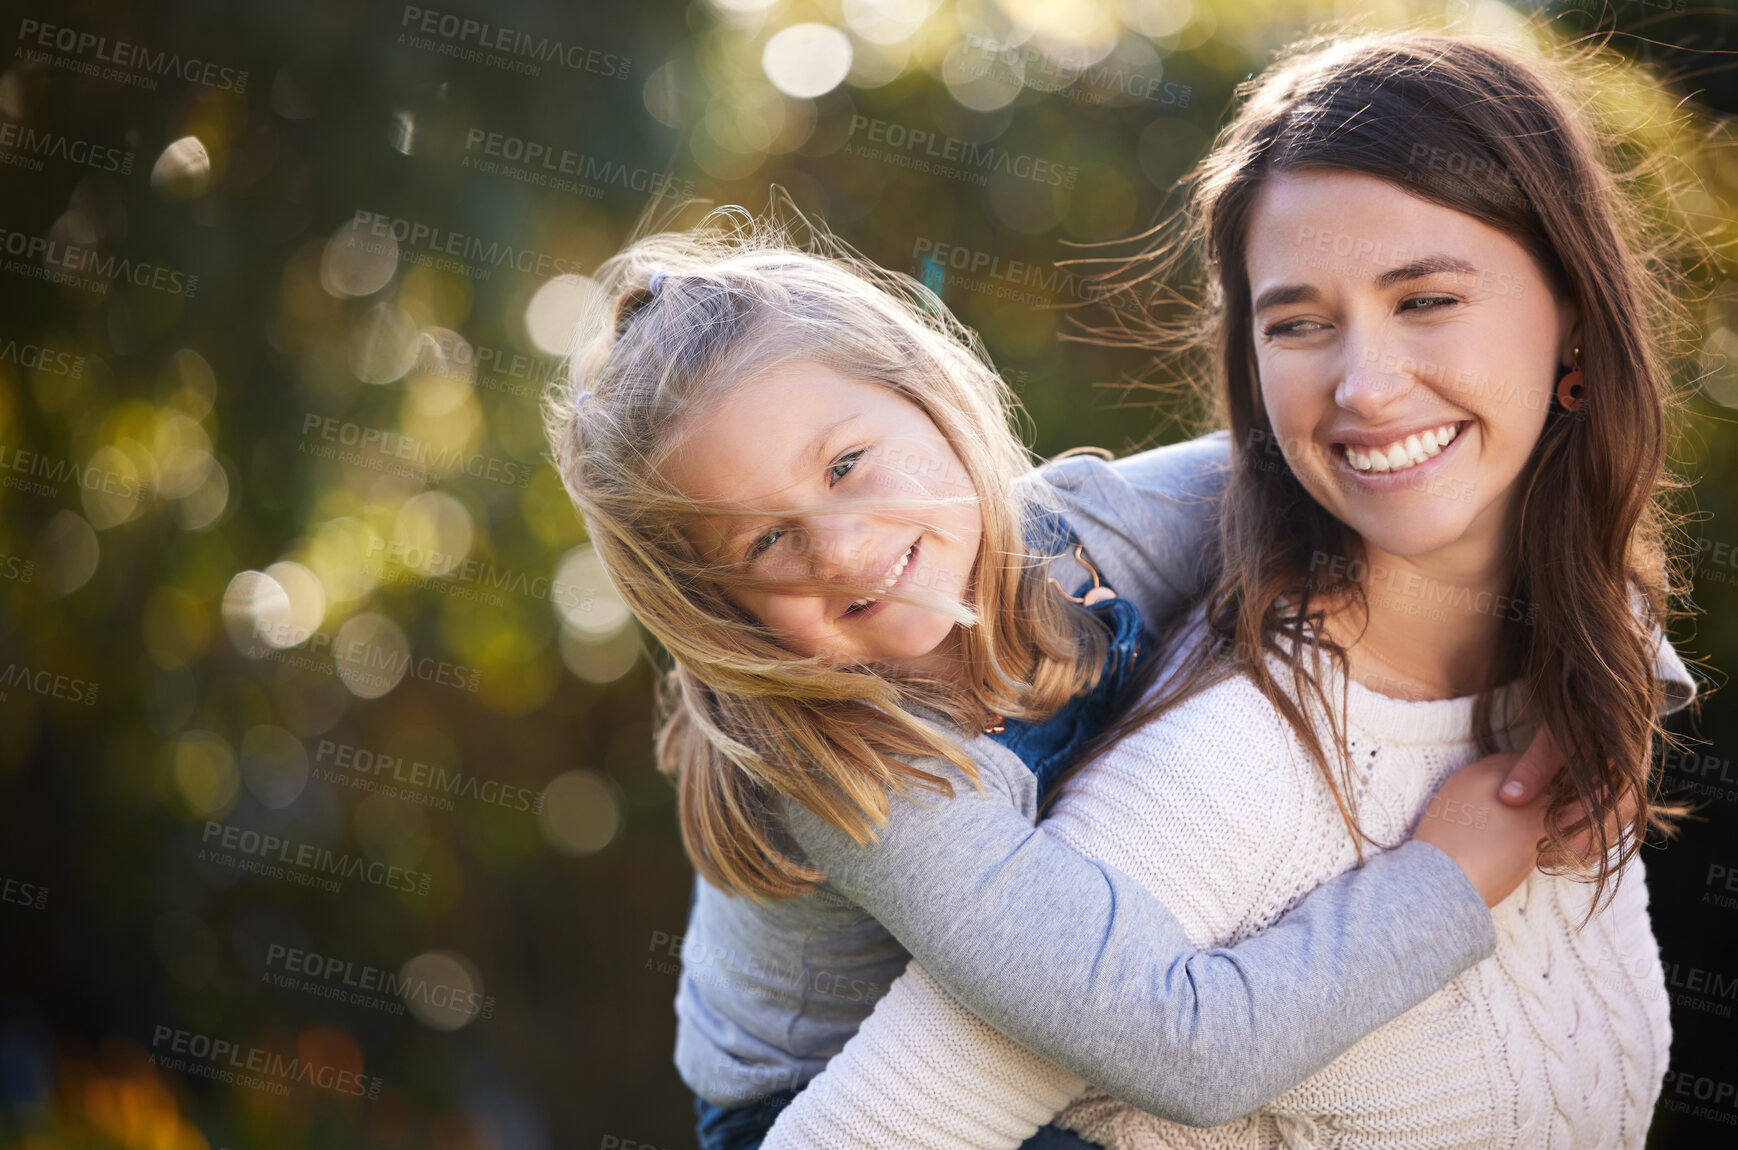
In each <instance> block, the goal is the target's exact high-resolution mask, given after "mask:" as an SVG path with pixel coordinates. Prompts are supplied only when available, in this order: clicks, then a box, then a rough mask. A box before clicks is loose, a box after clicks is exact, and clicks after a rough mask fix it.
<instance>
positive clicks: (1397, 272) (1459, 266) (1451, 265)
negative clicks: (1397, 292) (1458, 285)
mask: <svg viewBox="0 0 1738 1150" xmlns="http://www.w3.org/2000/svg"><path fill="white" fill-rule="evenodd" d="M1443 274H1449V275H1477V274H1478V269H1477V268H1475V267H1473V266H1472V265H1471V264H1469V263H1467V262H1466V261H1465V260H1463V259H1461V258H1460V257H1459V256H1451V255H1440V254H1439V255H1429V256H1420V257H1419V258H1417V259H1415V260H1413V261H1411V262H1410V263H1404V264H1401V265H1400V266H1399V267H1394V268H1389V269H1388V270H1387V271H1385V272H1383V273H1382V274H1381V275H1379V276H1377V277H1376V286H1377V287H1379V288H1390V287H1393V286H1394V285H1395V284H1402V283H1405V282H1406V281H1407V280H1416V279H1423V278H1424V277H1425V276H1434V275H1443Z"/></svg>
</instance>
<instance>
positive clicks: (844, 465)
mask: <svg viewBox="0 0 1738 1150" xmlns="http://www.w3.org/2000/svg"><path fill="white" fill-rule="evenodd" d="M861 458H863V453H862V452H861V451H853V452H851V453H850V454H849V455H842V456H840V457H839V461H838V462H837V463H835V464H833V466H832V467H830V468H828V469H827V475H828V477H829V479H830V480H831V482H830V483H829V484H828V486H829V487H830V486H832V485H833V484H834V483H837V482H839V480H841V479H843V478H845V476H847V475H849V474H850V473H851V469H852V468H853V467H855V466H857V461H858V460H859V459H861Z"/></svg>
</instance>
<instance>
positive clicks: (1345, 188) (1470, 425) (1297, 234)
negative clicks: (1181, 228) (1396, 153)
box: [1246, 169, 1576, 566]
mask: <svg viewBox="0 0 1738 1150" xmlns="http://www.w3.org/2000/svg"><path fill="white" fill-rule="evenodd" d="M1246 262H1247V267H1248V270H1249V285H1250V292H1251V296H1252V299H1253V326H1252V331H1253V335H1254V340H1255V355H1256V365H1257V370H1258V371H1259V374H1260V380H1261V396H1262V402H1263V405H1264V406H1265V408H1266V411H1267V417H1268V421H1269V423H1270V424H1271V426H1272V428H1273V431H1274V434H1275V436H1276V437H1277V438H1278V440H1279V445H1278V446H1279V449H1280V451H1282V452H1283V453H1284V457H1285V462H1286V463H1287V464H1289V465H1290V467H1291V470H1292V472H1293V474H1295V475H1296V476H1297V477H1298V480H1299V481H1300V482H1301V483H1302V484H1303V485H1304V487H1305V488H1306V489H1307V490H1308V491H1309V492H1310V494H1311V495H1312V496H1314V497H1315V499H1316V501H1317V502H1318V503H1320V504H1321V505H1322V506H1323V507H1324V508H1326V509H1327V510H1328V511H1329V512H1330V513H1332V514H1333V516H1334V517H1335V518H1337V519H1339V520H1340V521H1341V522H1342V523H1345V524H1346V525H1347V526H1349V527H1351V528H1352V529H1354V530H1355V531H1357V532H1358V533H1359V534H1360V535H1361V536H1363V538H1364V540H1365V542H1366V544H1368V545H1371V546H1373V547H1375V548H1378V549H1380V550H1381V551H1382V552H1385V553H1387V554H1388V555H1393V556H1399V557H1408V558H1419V557H1423V556H1426V555H1436V556H1438V557H1439V558H1454V559H1457V560H1461V561H1464V562H1465V563H1468V564H1471V565H1475V566H1484V565H1487V564H1489V563H1490V562H1491V561H1492V560H1493V559H1495V558H1497V557H1499V556H1501V555H1502V554H1504V553H1505V540H1506V538H1507V537H1506V535H1505V529H1506V526H1507V519H1508V515H1509V512H1510V510H1511V508H1512V506H1513V504H1514V497H1515V495H1516V485H1517V480H1518V479H1519V477H1520V476H1521V474H1522V471H1523V469H1524V468H1525V466H1526V463H1527V460H1528V457H1529V456H1530V455H1531V453H1532V451H1533V446H1534V444H1535V443H1537V442H1538V439H1539V433H1540V431H1541V429H1542V428H1543V427H1544V424H1545V417H1546V414H1547V412H1548V410H1549V407H1550V400H1551V395H1552V392H1553V390H1554V387H1555V381H1556V376H1557V371H1558V365H1559V364H1562V365H1567V364H1569V363H1570V362H1571V348H1572V347H1574V346H1575V339H1574V336H1575V326H1576V316H1575V310H1574V308H1573V306H1572V305H1570V304H1567V303H1565V302H1564V301H1562V300H1560V299H1558V298H1557V296H1556V294H1555V292H1554V291H1553V290H1552V288H1551V286H1550V284H1549V283H1548V282H1547V280H1546V278H1545V276H1544V273H1543V272H1542V271H1541V270H1540V268H1539V266H1538V265H1537V263H1536V262H1535V261H1534V260H1533V258H1532V256H1531V255H1530V254H1529V253H1528V252H1527V251H1526V250H1525V249H1524V248H1522V247H1521V246H1520V244H1518V243H1516V242H1515V241H1514V240H1513V239H1511V238H1510V237H1509V236H1507V235H1506V234H1504V233H1502V232H1500V231H1497V230H1496V229H1494V228H1492V227H1489V226H1488V225H1486V224H1483V223H1481V222H1479V221H1478V220H1475V219H1473V218H1472V217H1471V216H1468V215H1464V214H1462V213H1461V212H1458V211H1455V210H1454V209H1452V208H1447V207H1444V206H1442V205H1440V204H1436V203H1432V202H1430V201H1428V200H1424V199H1420V198H1419V197H1417V196H1413V195H1410V194H1408V193H1407V192H1405V191H1402V190H1401V189H1400V188H1399V187H1397V186H1396V185H1394V184H1391V183H1389V182H1387V181H1386V180H1381V179H1378V178H1376V177H1374V176H1368V175H1364V174H1362V173H1355V172H1348V171H1342V170H1338V169H1318V170H1314V171H1307V172H1297V173H1290V174H1285V175H1280V176H1277V177H1275V178H1273V179H1271V180H1270V181H1269V182H1268V183H1267V185H1266V186H1265V187H1264V188H1263V189H1262V190H1261V192H1260V193H1259V195H1258V197H1257V199H1256V202H1255V206H1254V211H1253V215H1252V218H1251V222H1250V228H1249V240H1248V252H1247V257H1246ZM1247 446H1248V447H1249V448H1250V449H1251V453H1252V460H1253V461H1254V463H1255V465H1256V466H1260V465H1261V458H1260V457H1261V456H1262V454H1264V449H1265V447H1266V446H1267V445H1264V444H1249V445H1247ZM1273 463H1274V464H1275V465H1277V464H1278V463H1279V460H1278V459H1277V458H1275V459H1274V460H1273Z"/></svg>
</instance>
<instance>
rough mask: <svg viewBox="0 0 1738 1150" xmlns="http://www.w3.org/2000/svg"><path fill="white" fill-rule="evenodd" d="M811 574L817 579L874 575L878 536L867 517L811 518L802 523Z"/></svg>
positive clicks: (820, 516)
mask: <svg viewBox="0 0 1738 1150" xmlns="http://www.w3.org/2000/svg"><path fill="white" fill-rule="evenodd" d="M804 527H805V532H804V534H805V537H806V538H805V543H806V545H807V550H808V559H809V565H810V568H811V570H812V571H813V572H814V574H815V575H816V576H818V577H823V578H824V577H828V576H834V577H839V576H843V577H853V578H857V577H863V576H866V575H870V574H873V572H871V571H870V570H869V568H870V567H871V566H872V565H873V564H874V563H875V560H876V552H875V543H876V539H877V536H878V532H877V531H876V530H875V523H874V521H873V520H872V519H870V518H869V517H868V516H866V515H857V514H848V515H845V514H841V515H812V516H809V517H808V518H807V520H806V521H805V523H804Z"/></svg>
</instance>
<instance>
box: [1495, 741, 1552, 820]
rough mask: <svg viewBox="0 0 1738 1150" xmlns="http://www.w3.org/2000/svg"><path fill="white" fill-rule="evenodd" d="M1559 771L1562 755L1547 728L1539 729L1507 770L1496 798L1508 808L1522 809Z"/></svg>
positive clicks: (1536, 796)
mask: <svg viewBox="0 0 1738 1150" xmlns="http://www.w3.org/2000/svg"><path fill="white" fill-rule="evenodd" d="M1562 769H1563V752H1562V751H1561V750H1559V749H1558V747H1557V742H1556V740H1555V739H1553V738H1552V737H1551V728H1550V727H1547V726H1541V727H1540V728H1539V730H1538V732H1537V733H1536V734H1534V736H1533V741H1532V742H1530V743H1528V744H1527V749H1526V751H1525V752H1524V753H1523V754H1522V755H1521V757H1520V758H1519V759H1517V760H1516V761H1515V764H1514V766H1512V767H1510V768H1509V777H1508V778H1507V779H1506V780H1504V782H1503V785H1502V786H1501V787H1500V788H1498V790H1497V797H1498V798H1500V799H1501V800H1502V801H1503V802H1505V803H1507V804H1509V805H1510V806H1512V807H1524V806H1526V805H1527V804H1528V803H1530V802H1532V801H1533V800H1534V799H1536V798H1538V797H1539V795H1541V794H1543V793H1544V790H1545V788H1546V787H1547V786H1548V785H1549V784H1550V782H1551V780H1552V779H1553V778H1554V777H1555V776H1556V774H1557V772H1558V771H1560V770H1562Z"/></svg>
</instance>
